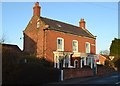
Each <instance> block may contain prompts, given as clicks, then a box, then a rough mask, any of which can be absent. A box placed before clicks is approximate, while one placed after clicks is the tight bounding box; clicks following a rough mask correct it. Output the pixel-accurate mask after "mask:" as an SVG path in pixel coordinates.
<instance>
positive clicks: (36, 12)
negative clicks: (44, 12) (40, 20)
mask: <svg viewBox="0 0 120 86" xmlns="http://www.w3.org/2000/svg"><path fill="white" fill-rule="evenodd" d="M40 9H41V7H40V6H39V2H36V3H35V6H34V7H33V16H40Z"/></svg>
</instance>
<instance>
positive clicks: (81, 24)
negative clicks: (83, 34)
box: [79, 19, 85, 29]
mask: <svg viewBox="0 0 120 86" xmlns="http://www.w3.org/2000/svg"><path fill="white" fill-rule="evenodd" d="M79 24H80V28H84V29H85V21H84V19H81V20H80V22H79Z"/></svg>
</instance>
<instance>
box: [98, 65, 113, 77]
mask: <svg viewBox="0 0 120 86" xmlns="http://www.w3.org/2000/svg"><path fill="white" fill-rule="evenodd" d="M112 72H115V70H114V68H112V67H108V66H103V65H98V66H97V75H98V76H100V75H106V74H110V73H112Z"/></svg>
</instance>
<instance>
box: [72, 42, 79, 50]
mask: <svg viewBox="0 0 120 86" xmlns="http://www.w3.org/2000/svg"><path fill="white" fill-rule="evenodd" d="M73 42H76V43H77V50H76V51H74V50H73ZM72 50H73V52H78V41H77V40H73V41H72Z"/></svg>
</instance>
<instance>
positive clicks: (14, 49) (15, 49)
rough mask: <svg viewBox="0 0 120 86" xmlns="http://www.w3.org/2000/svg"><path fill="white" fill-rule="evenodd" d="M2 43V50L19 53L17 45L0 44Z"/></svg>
mask: <svg viewBox="0 0 120 86" xmlns="http://www.w3.org/2000/svg"><path fill="white" fill-rule="evenodd" d="M1 45H2V51H4V50H8V51H12V52H16V53H21V52H22V51H21V49H20V48H19V47H18V46H17V45H13V44H1Z"/></svg>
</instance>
